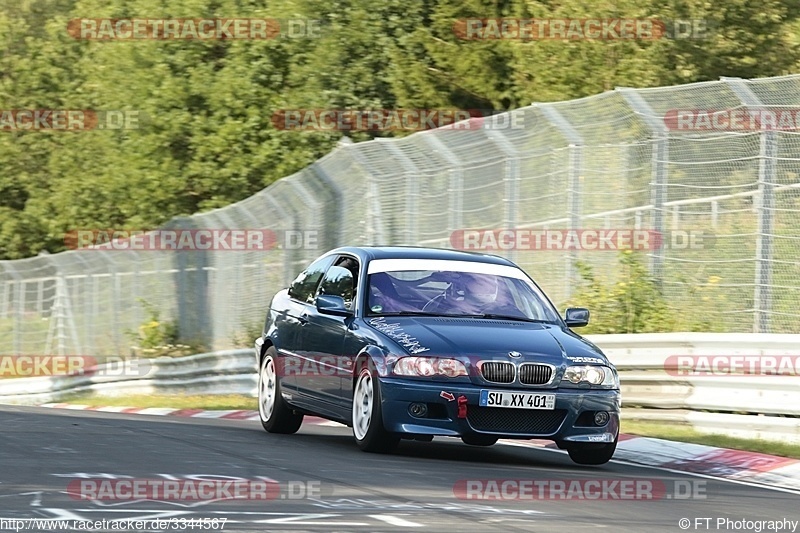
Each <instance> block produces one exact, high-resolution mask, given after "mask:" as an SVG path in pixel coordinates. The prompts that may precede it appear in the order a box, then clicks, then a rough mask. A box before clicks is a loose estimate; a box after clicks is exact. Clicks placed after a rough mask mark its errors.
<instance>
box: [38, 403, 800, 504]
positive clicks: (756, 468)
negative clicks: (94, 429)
mask: <svg viewBox="0 0 800 533" xmlns="http://www.w3.org/2000/svg"><path fill="white" fill-rule="evenodd" d="M39 407H50V408H54V409H73V410H79V411H99V412H104V413H123V414H137V415H157V416H177V417H184V418H222V419H227V420H258V411H242V410H234V411H221V410H219V411H217V410H206V409H171V408H167V407H146V408H145V407H109V406H99V407H98V406H93V405H76V404H68V403H46V404H43V405H40V406H39ZM304 423H306V424H311V425H315V426H341V424H339V423H338V422H331V421H329V420H325V419H323V418H317V417H309V416H307V417H305V419H304ZM501 442H502V443H503V444H507V445H512V446H523V447H529V448H546V449H557V448H556V445H555V444H554V443H553V442H552V441H547V440H527V441H517V440H502V441H501ZM614 460H615V461H625V462H629V463H634V464H637V465H645V466H652V467H656V468H662V469H666V470H675V471H679V472H690V473H693V474H699V475H704V476H709V477H714V478H722V479H728V480H731V481H743V482H749V483H757V484H760V485H764V486H766V487H773V488H774V487H778V488H783V489H788V490H791V491H800V461H798V460H796V459H789V458H787V457H779V456H776V455H767V454H764V453H757V452H747V451H742V450H730V449H726V448H715V447H713V446H705V445H702V444H691V443H687V442H676V441H671V440H664V439H654V438H651V437H638V436H636V435H620V437H619V443H618V444H617V451H616V453H615V454H614Z"/></svg>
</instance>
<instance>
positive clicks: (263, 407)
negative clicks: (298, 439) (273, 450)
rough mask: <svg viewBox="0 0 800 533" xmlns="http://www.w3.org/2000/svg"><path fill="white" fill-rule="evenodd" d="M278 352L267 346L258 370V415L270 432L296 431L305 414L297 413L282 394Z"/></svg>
mask: <svg viewBox="0 0 800 533" xmlns="http://www.w3.org/2000/svg"><path fill="white" fill-rule="evenodd" d="M277 357H278V352H277V351H276V350H275V348H274V347H273V346H270V347H269V348H267V353H266V354H264V359H263V360H262V361H261V368H260V369H259V372H258V416H259V418H260V419H261V425H262V426H264V429H266V430H267V431H268V432H270V433H296V432H297V430H298V429H300V425H301V424H302V423H303V415H301V414H296V413H294V412H293V411H292V409H291V408H290V407H289V406H288V405H287V404H286V401H285V400H284V399H283V396H281V382H280V380H279V379H278V373H277V372H276V371H275V368H276V363H275V362H276V360H277Z"/></svg>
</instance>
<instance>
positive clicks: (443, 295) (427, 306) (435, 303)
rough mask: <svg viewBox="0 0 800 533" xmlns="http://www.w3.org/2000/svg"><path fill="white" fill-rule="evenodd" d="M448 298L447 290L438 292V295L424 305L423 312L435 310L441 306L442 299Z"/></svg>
mask: <svg viewBox="0 0 800 533" xmlns="http://www.w3.org/2000/svg"><path fill="white" fill-rule="evenodd" d="M446 299H447V292H443V293H441V294H437V295H436V296H434V297H433V298H431V299H430V300H428V303H426V304H425V305H423V306H422V312H423V313H427V312H430V311H433V310H434V309H435V308H437V307H439V306H441V305H442V301H443V300H446Z"/></svg>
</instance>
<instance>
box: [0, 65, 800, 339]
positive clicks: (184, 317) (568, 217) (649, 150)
mask: <svg viewBox="0 0 800 533" xmlns="http://www.w3.org/2000/svg"><path fill="white" fill-rule="evenodd" d="M798 109H800V76H789V77H779V78H770V79H760V80H751V81H747V80H740V79H722V80H720V81H717V82H707V83H698V84H692V85H686V86H679V87H669V88H656V89H623V88H621V89H617V90H615V91H611V92H608V93H605V94H601V95H598V96H594V97H590V98H584V99H581V100H575V101H569V102H559V103H552V104H534V105H532V106H530V107H526V108H523V109H519V110H516V111H513V112H512V114H513V115H514V116H515V117H517V118H521V119H524V120H519V121H517V123H518V124H523V125H524V127H516V128H515V127H509V128H505V129H501V128H498V129H492V128H476V129H460V128H452V129H438V130H432V131H426V132H420V133H417V134H414V135H410V136H408V137H405V138H402V139H394V140H385V139H378V140H375V141H371V142H365V143H358V144H350V143H347V144H345V143H341V144H340V146H339V147H338V148H337V149H336V150H334V151H333V152H332V153H330V154H329V155H327V156H326V157H324V158H322V159H321V160H319V161H317V162H316V163H314V164H313V165H311V166H310V167H308V168H306V169H304V170H302V171H301V172H298V173H297V174H295V175H293V176H290V177H288V178H285V179H283V180H280V181H278V182H276V183H274V184H273V185H271V186H270V187H268V188H267V189H265V190H263V191H261V192H260V193H258V194H256V195H255V196H253V197H251V198H248V199H246V200H244V201H241V202H239V203H237V204H234V205H231V206H228V207H225V208H223V209H218V210H216V211H212V212H209V213H204V214H200V215H196V216H192V217H186V218H181V219H175V220H173V221H172V222H171V223H170V227H175V228H269V229H272V230H276V231H279V232H285V231H293V230H294V231H316V232H318V235H319V243H318V245H317V246H316V247H308V246H305V247H303V246H300V247H297V248H293V247H288V246H282V247H277V248H275V249H273V250H270V251H267V252H256V251H225V250H210V251H205V252H201V251H181V252H168V251H138V252H135V251H115V250H105V251H97V250H77V251H70V252H65V253H60V254H56V255H40V256H39V257H35V258H31V259H25V260H18V261H4V262H0V268H1V269H2V273H1V274H0V353H3V354H25V353H38V354H41V353H55V354H89V355H93V354H109V353H114V354H120V353H122V354H125V353H127V352H128V351H129V350H130V347H131V346H132V345H134V344H135V341H134V340H132V336H135V335H136V332H137V331H139V328H141V327H142V326H143V325H144V326H145V327H146V326H147V322H148V320H150V319H151V318H152V316H149V315H150V313H149V311H148V309H155V310H157V311H158V312H159V314H160V319H161V320H174V321H175V323H176V324H177V326H178V330H179V332H180V336H181V338H183V339H189V340H193V341H198V342H199V343H200V344H202V345H204V346H206V347H208V348H214V349H221V348H227V347H230V346H232V345H233V344H234V343H236V339H242V340H244V341H245V342H248V343H249V342H250V339H249V338H247V339H245V337H246V336H247V335H249V334H251V333H252V331H253V330H254V329H258V326H260V324H261V322H262V321H263V318H264V313H265V310H266V307H267V305H268V303H269V300H270V298H271V296H272V294H273V293H275V292H276V291H277V290H279V289H280V288H282V287H285V286H286V285H287V284H288V282H289V281H290V279H291V278H292V277H293V276H294V275H295V273H296V272H297V271H298V270H300V269H301V267H302V266H304V265H305V264H307V263H308V262H309V261H310V260H311V259H313V258H314V257H315V256H316V255H318V254H319V253H321V252H322V251H324V250H326V249H329V248H333V247H335V246H338V245H345V244H353V245H358V244H389V245H393V244H409V245H424V246H433V247H451V246H452V241H451V236H452V235H453V233H454V232H458V231H459V230H463V229H466V228H481V229H516V230H525V229H528V230H537V229H544V230H563V229H575V228H582V229H609V228H611V229H642V230H652V231H653V232H655V233H656V234H660V235H662V236H663V239H664V241H665V243H666V244H669V239H670V238H669V235H672V233H671V232H676V233H675V234H680V232H683V233H682V234H683V235H685V234H687V233H688V232H701V233H702V235H704V236H705V240H704V241H703V242H704V244H703V245H701V246H684V247H680V246H669V245H665V246H658V247H655V248H653V249H651V250H649V251H646V252H643V253H646V254H647V255H648V262H647V265H648V268H649V269H650V273H651V275H652V276H653V277H654V278H655V279H656V280H657V281H658V282H659V283H660V284H661V287H662V290H663V294H664V297H665V299H666V302H667V305H668V307H669V308H670V310H671V312H672V313H674V314H676V315H679V316H685V315H688V314H701V315H702V316H704V317H705V319H706V320H707V321H708V322H707V323H708V324H709V328H710V329H714V330H718V331H738V332H748V331H762V332H793V333H797V332H800V316H799V315H798V312H797V307H798V305H800V282H798V280H800V261H798V259H797V252H798V251H799V250H800V177H798V176H800V129H798V128H797V124H777V125H774V126H775V127H769V126H770V125H769V124H766V125H765V124H763V123H762V122H763V116H762V115H759V116H762V119H761V122H759V123H757V124H756V127H748V126H747V125H746V124H745V125H744V126H741V124H739V125H738V126H737V125H734V126H731V124H730V123H725V124H720V123H714V124H712V125H711V127H708V124H705V125H703V124H699V123H697V124H691V123H689V127H685V128H683V127H678V126H676V123H675V122H674V120H672V119H671V118H670V117H672V118H674V117H675V116H676V110H684V111H686V112H687V113H688V115H687V116H692V113H693V112H697V113H696V115H697V116H699V115H700V114H702V113H700V112H699V110H710V111H714V113H712V115H716V114H717V113H716V112H719V113H718V114H719V115H720V116H725V117H727V119H730V120H734V119H735V118H736V117H735V116H734V115H735V113H736V112H739V111H741V112H744V113H745V115H744V117H745V118H744V119H742V116H739V119H740V122H741V120H744V121H745V122H746V121H747V117H752V116H754V115H753V114H754V113H755V114H757V113H761V112H763V111H764V110H769V111H772V112H773V113H777V114H778V115H780V118H779V119H778V120H785V117H789V118H791V117H792V116H795V115H792V113H795V112H797V111H798ZM748 113H750V114H749V115H748ZM717 122H719V121H717ZM684 125H685V124H684ZM679 126H680V125H679ZM750 126H752V120H751V124H750ZM298 134H302V133H298ZM712 235H713V239H711V238H710V236H712ZM672 244H674V243H672ZM499 253H500V254H501V255H507V256H508V257H510V258H511V259H513V260H515V261H516V262H517V263H518V264H520V265H521V266H522V267H523V268H524V269H526V271H527V272H528V273H530V274H531V275H532V276H533V277H534V278H535V279H537V280H538V281H539V282H540V284H541V285H542V286H543V287H544V288H545V290H546V291H547V292H548V293H549V294H550V295H551V298H552V299H553V300H554V301H555V302H556V303H559V304H560V303H563V302H565V301H566V300H567V299H569V298H570V297H571V296H572V295H574V293H575V291H576V288H577V287H578V285H579V283H580V279H579V278H578V276H577V274H576V266H578V265H580V264H581V263H579V262H582V263H583V264H587V265H590V266H591V267H592V268H593V269H594V271H595V272H597V273H598V274H603V275H607V276H608V278H609V279H613V276H614V272H615V269H616V268H617V266H618V264H619V262H618V257H617V256H618V254H616V253H611V252H603V253H599V252H598V251H596V250H589V249H574V250H569V251H564V250H562V251H558V250H552V249H538V250H530V249H519V248H517V249H509V250H503V251H500V252H499Z"/></svg>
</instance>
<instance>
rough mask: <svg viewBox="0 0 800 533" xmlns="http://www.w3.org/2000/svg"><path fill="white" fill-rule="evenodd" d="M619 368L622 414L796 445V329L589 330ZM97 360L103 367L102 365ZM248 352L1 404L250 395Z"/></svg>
mask: <svg viewBox="0 0 800 533" xmlns="http://www.w3.org/2000/svg"><path fill="white" fill-rule="evenodd" d="M588 338H589V339H590V340H591V341H592V342H594V343H595V344H597V345H598V346H600V348H602V349H603V351H604V352H605V353H606V355H608V357H609V359H611V361H612V362H613V363H614V364H615V365H616V367H617V368H618V370H619V371H620V379H621V390H622V397H623V405H624V409H623V419H626V420H641V421H659V422H668V423H680V424H684V425H690V426H692V427H693V428H695V429H696V430H698V431H703V432H712V433H725V434H728V435H731V436H739V437H748V438H765V439H770V440H780V441H785V442H793V443H800V377H798V375H797V374H798V371H800V368H798V366H800V335H788V334H787V335H782V334H780V335H779V334H729V333H720V334H715V333H654V334H635V335H590V336H588ZM673 356H760V357H762V358H769V357H777V356H788V357H790V358H792V360H794V361H795V364H796V366H795V367H794V373H793V374H792V375H789V376H759V375H746V374H739V375H689V374H686V375H676V374H678V372H676V371H675V368H673V367H671V366H668V364H667V363H668V362H669V361H671V360H673V359H674V357H673ZM101 366H102V365H101ZM256 383H257V381H256V368H255V361H254V359H253V352H252V350H251V349H242V350H227V351H222V352H214V353H206V354H199V355H193V356H187V357H180V358H167V357H162V358H157V359H152V360H149V369H148V370H147V372H145V373H143V374H142V375H137V376H118V375H103V372H102V371H100V372H97V373H95V374H93V375H84V376H70V377H36V378H19V379H5V380H0V402H3V403H15V404H27V405H33V404H39V403H46V402H57V401H61V400H63V399H64V398H65V397H68V396H70V395H73V394H76V393H80V392H92V393H97V394H98V395H114V396H125V395H130V394H153V393H161V394H174V393H184V394H246V395H252V396H255V394H256Z"/></svg>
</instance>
